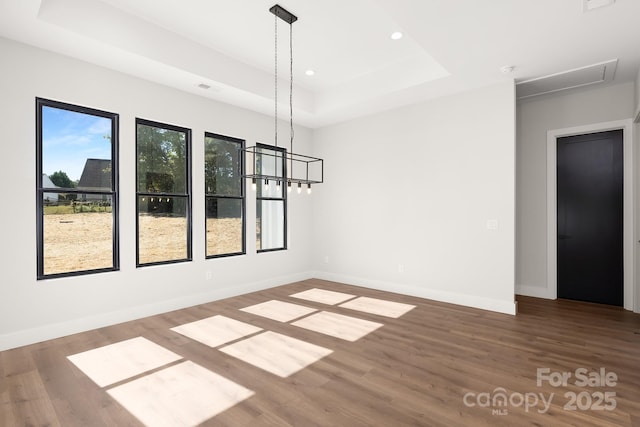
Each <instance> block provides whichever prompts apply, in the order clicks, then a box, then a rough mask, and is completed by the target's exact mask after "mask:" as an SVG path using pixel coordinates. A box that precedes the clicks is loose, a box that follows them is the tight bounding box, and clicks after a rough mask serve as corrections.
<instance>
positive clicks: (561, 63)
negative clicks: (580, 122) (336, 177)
mask: <svg viewBox="0 0 640 427" xmlns="http://www.w3.org/2000/svg"><path fill="white" fill-rule="evenodd" d="M274 4H276V0H181V1H179V2H178V1H175V0H0V36H4V37H7V38H10V39H14V40H18V41H21V42H24V43H27V44H31V45H34V46H38V47H41V48H44V49H48V50H52V51H55V52H59V53H62V54H65V55H69V56H72V57H75V58H79V59H83V60H86V61H88V62H92V63H96V64H99V65H102V66H105V67H109V68H112V69H115V70H119V71H122V72H125V73H129V74H132V75H135V76H138V77H142V78H145V79H148V80H151V81H155V82H158V83H162V84H165V85H168V86H171V87H175V88H178V89H181V90H184V91H188V92H192V93H196V94H199V95H201V96H206V97H210V98H212V99H217V100H220V101H223V102H227V103H230V104H234V105H238V106H242V107H245V108H249V109H252V110H255V111H259V112H262V113H265V114H273V102H274V101H273V97H274V77H273V72H274V70H273V68H274V34H275V28H274V26H275V17H274V15H273V14H271V13H270V12H269V8H270V7H271V6H273V5H274ZM279 4H280V5H281V6H283V7H284V8H286V9H287V10H289V11H290V12H291V13H293V14H295V15H297V16H298V21H297V22H295V23H294V24H293V43H294V46H293V49H294V54H293V58H294V82H295V83H294V84H295V86H294V94H293V95H294V100H293V103H294V120H295V121H296V122H297V123H300V124H302V125H306V126H310V127H319V126H324V125H328V124H331V123H336V122H340V121H343V120H347V119H350V118H353V117H358V116H362V115H365V114H370V113H374V112H378V111H382V110H386V109H391V108H395V107H398V106H402V105H407V104H410V103H414V102H419V101H423V100H427V99H432V98H436V97H439V96H444V95H448V94H453V93H456V92H460V91H465V90H470V89H473V88H476V87H481V86H486V85H490V84H494V83H498V82H500V81H504V80H505V79H511V78H513V79H515V80H516V81H523V80H528V79H532V78H536V77H540V76H544V75H548V74H554V73H558V72H562V71H564V70H569V69H575V68H580V67H584V66H587V65H591V64H595V63H600V62H603V61H608V60H613V59H617V60H618V63H617V68H616V71H615V76H614V79H613V80H614V81H615V82H624V81H630V80H633V79H634V78H635V76H636V73H637V72H638V68H639V66H640V49H639V47H640V43H639V42H640V21H639V19H640V0H616V2H615V4H614V5H613V6H609V7H606V8H602V9H597V10H594V11H591V12H586V13H585V12H583V0H517V1H516V0H486V1H478V0H321V1H319V0H315V1H314V0H282V1H280V3H279ZM288 31H289V25H288V24H286V23H285V22H284V21H281V20H280V21H278V46H279V49H278V51H279V52H278V53H279V61H278V62H279V65H278V67H279V76H280V82H279V85H278V87H279V101H280V104H281V106H280V111H281V112H282V113H281V114H283V115H287V114H288V100H289V98H288V77H289V68H288V67H289V62H288V61H289V32H288ZM394 31H402V32H403V33H404V35H405V36H404V37H403V38H402V39H400V40H391V38H390V34H391V33H392V32H394ZM505 65H512V66H515V70H514V71H513V72H512V73H511V74H506V75H505V74H503V73H502V72H501V71H500V67H502V66H505ZM307 69H313V70H315V71H316V74H315V75H314V76H313V77H309V76H306V75H305V70H307ZM200 83H205V84H207V85H210V86H211V88H210V89H201V88H199V87H198V84H200Z"/></svg>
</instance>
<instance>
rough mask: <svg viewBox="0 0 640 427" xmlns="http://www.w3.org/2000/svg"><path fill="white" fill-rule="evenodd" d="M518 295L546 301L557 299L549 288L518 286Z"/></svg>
mask: <svg viewBox="0 0 640 427" xmlns="http://www.w3.org/2000/svg"><path fill="white" fill-rule="evenodd" d="M516 295H522V296H526V297H535V298H544V299H556V296H555V295H554V294H553V292H552V291H550V290H549V289H547V288H543V287H538V286H526V285H516Z"/></svg>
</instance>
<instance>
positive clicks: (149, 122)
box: [135, 117, 193, 268]
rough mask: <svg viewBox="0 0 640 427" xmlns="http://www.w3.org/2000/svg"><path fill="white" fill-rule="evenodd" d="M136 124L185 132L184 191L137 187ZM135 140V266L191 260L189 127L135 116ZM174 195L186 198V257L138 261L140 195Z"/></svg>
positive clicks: (190, 141) (191, 208) (191, 209)
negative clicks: (162, 190) (168, 191)
mask: <svg viewBox="0 0 640 427" xmlns="http://www.w3.org/2000/svg"><path fill="white" fill-rule="evenodd" d="M138 125H143V126H150V127H157V128H160V129H166V130H170V131H174V132H183V133H184V134H185V157H186V165H185V166H186V171H185V172H186V174H187V176H186V177H185V193H184V194H179V193H165V192H162V193H160V192H155V193H152V192H141V191H139V188H138V163H139V160H138ZM135 136H136V137H135V140H136V170H135V186H136V212H135V214H136V268H141V267H151V266H155V265H166V264H177V263H182V262H190V261H193V238H192V233H193V229H192V228H193V227H192V211H193V207H192V194H191V193H192V182H191V181H192V175H193V174H192V169H191V143H192V140H191V129H189V128H185V127H182V126H177V125H173V124H169V123H163V122H157V121H153V120H148V119H142V118H139V117H136V120H135ZM157 196H163V197H169V198H171V197H175V198H184V199H186V203H185V206H186V210H187V212H186V219H187V230H186V231H187V236H186V237H187V257H186V258H181V259H172V260H166V261H153V262H145V263H140V197H157Z"/></svg>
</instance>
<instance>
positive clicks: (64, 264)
mask: <svg viewBox="0 0 640 427" xmlns="http://www.w3.org/2000/svg"><path fill="white" fill-rule="evenodd" d="M36 144H37V149H36V153H37V156H36V157H37V160H36V163H37V165H36V171H37V176H36V193H37V199H36V200H37V205H36V206H37V212H38V214H37V245H38V248H37V254H38V255H37V256H38V260H37V264H38V267H37V268H38V271H37V276H38V279H47V278H54V277H61V276H71V275H79V274H88V273H97V272H102V271H113V270H117V269H118V268H119V257H118V193H117V191H118V115H117V114H114V113H108V112H105V111H100V110H94V109H92V108H86V107H79V106H76V105H70V104H65V103H62V102H57V101H50V100H46V99H41V98H36Z"/></svg>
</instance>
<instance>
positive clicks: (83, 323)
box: [0, 272, 313, 351]
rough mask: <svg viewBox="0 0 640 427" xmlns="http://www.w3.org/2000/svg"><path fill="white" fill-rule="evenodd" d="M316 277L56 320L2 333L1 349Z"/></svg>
mask: <svg viewBox="0 0 640 427" xmlns="http://www.w3.org/2000/svg"><path fill="white" fill-rule="evenodd" d="M312 277H313V274H312V273H310V272H304V273H298V274H293V275H288V276H280V277H276V278H271V279H268V280H263V281H259V282H252V283H246V284H242V285H234V286H232V287H231V286H230V287H225V288H218V289H214V290H212V291H210V292H206V293H202V294H195V295H189V296H186V297H182V298H176V299H172V300H167V301H159V302H155V303H153V304H147V305H141V306H136V307H130V308H126V309H124V310H118V311H114V312H109V313H102V314H96V315H94V316H87V317H82V318H79V319H73V320H69V321H66V322H60V323H54V324H51V325H46V326H40V327H37V328H32V329H26V330H21V331H17V332H12V333H9V334H4V335H0V351H3V350H9V349H12V348H16V347H21V346H24V345H29V344H35V343H38V342H42V341H46V340H50V339H54V338H60V337H64V336H67V335H71V334H76V333H79V332H86V331H90V330H92V329H96V328H102V327H105V326H111V325H115V324H118V323H122V322H128V321H130V320H136V319H140V318H143V317H148V316H155V315H157V314H162V313H166V312H169V311H173V310H179V309H182V308H187V307H192V306H194V305H199V304H204V303H207V302H212V301H216V300H220V299H223V298H229V297H233V296H237V295H242V294H247V293H250V292H256V291H261V290H264V289H269V288H273V287H276V286H280V285H285V284H289V283H292V282H298V281H301V280H306V279H310V278H312Z"/></svg>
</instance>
